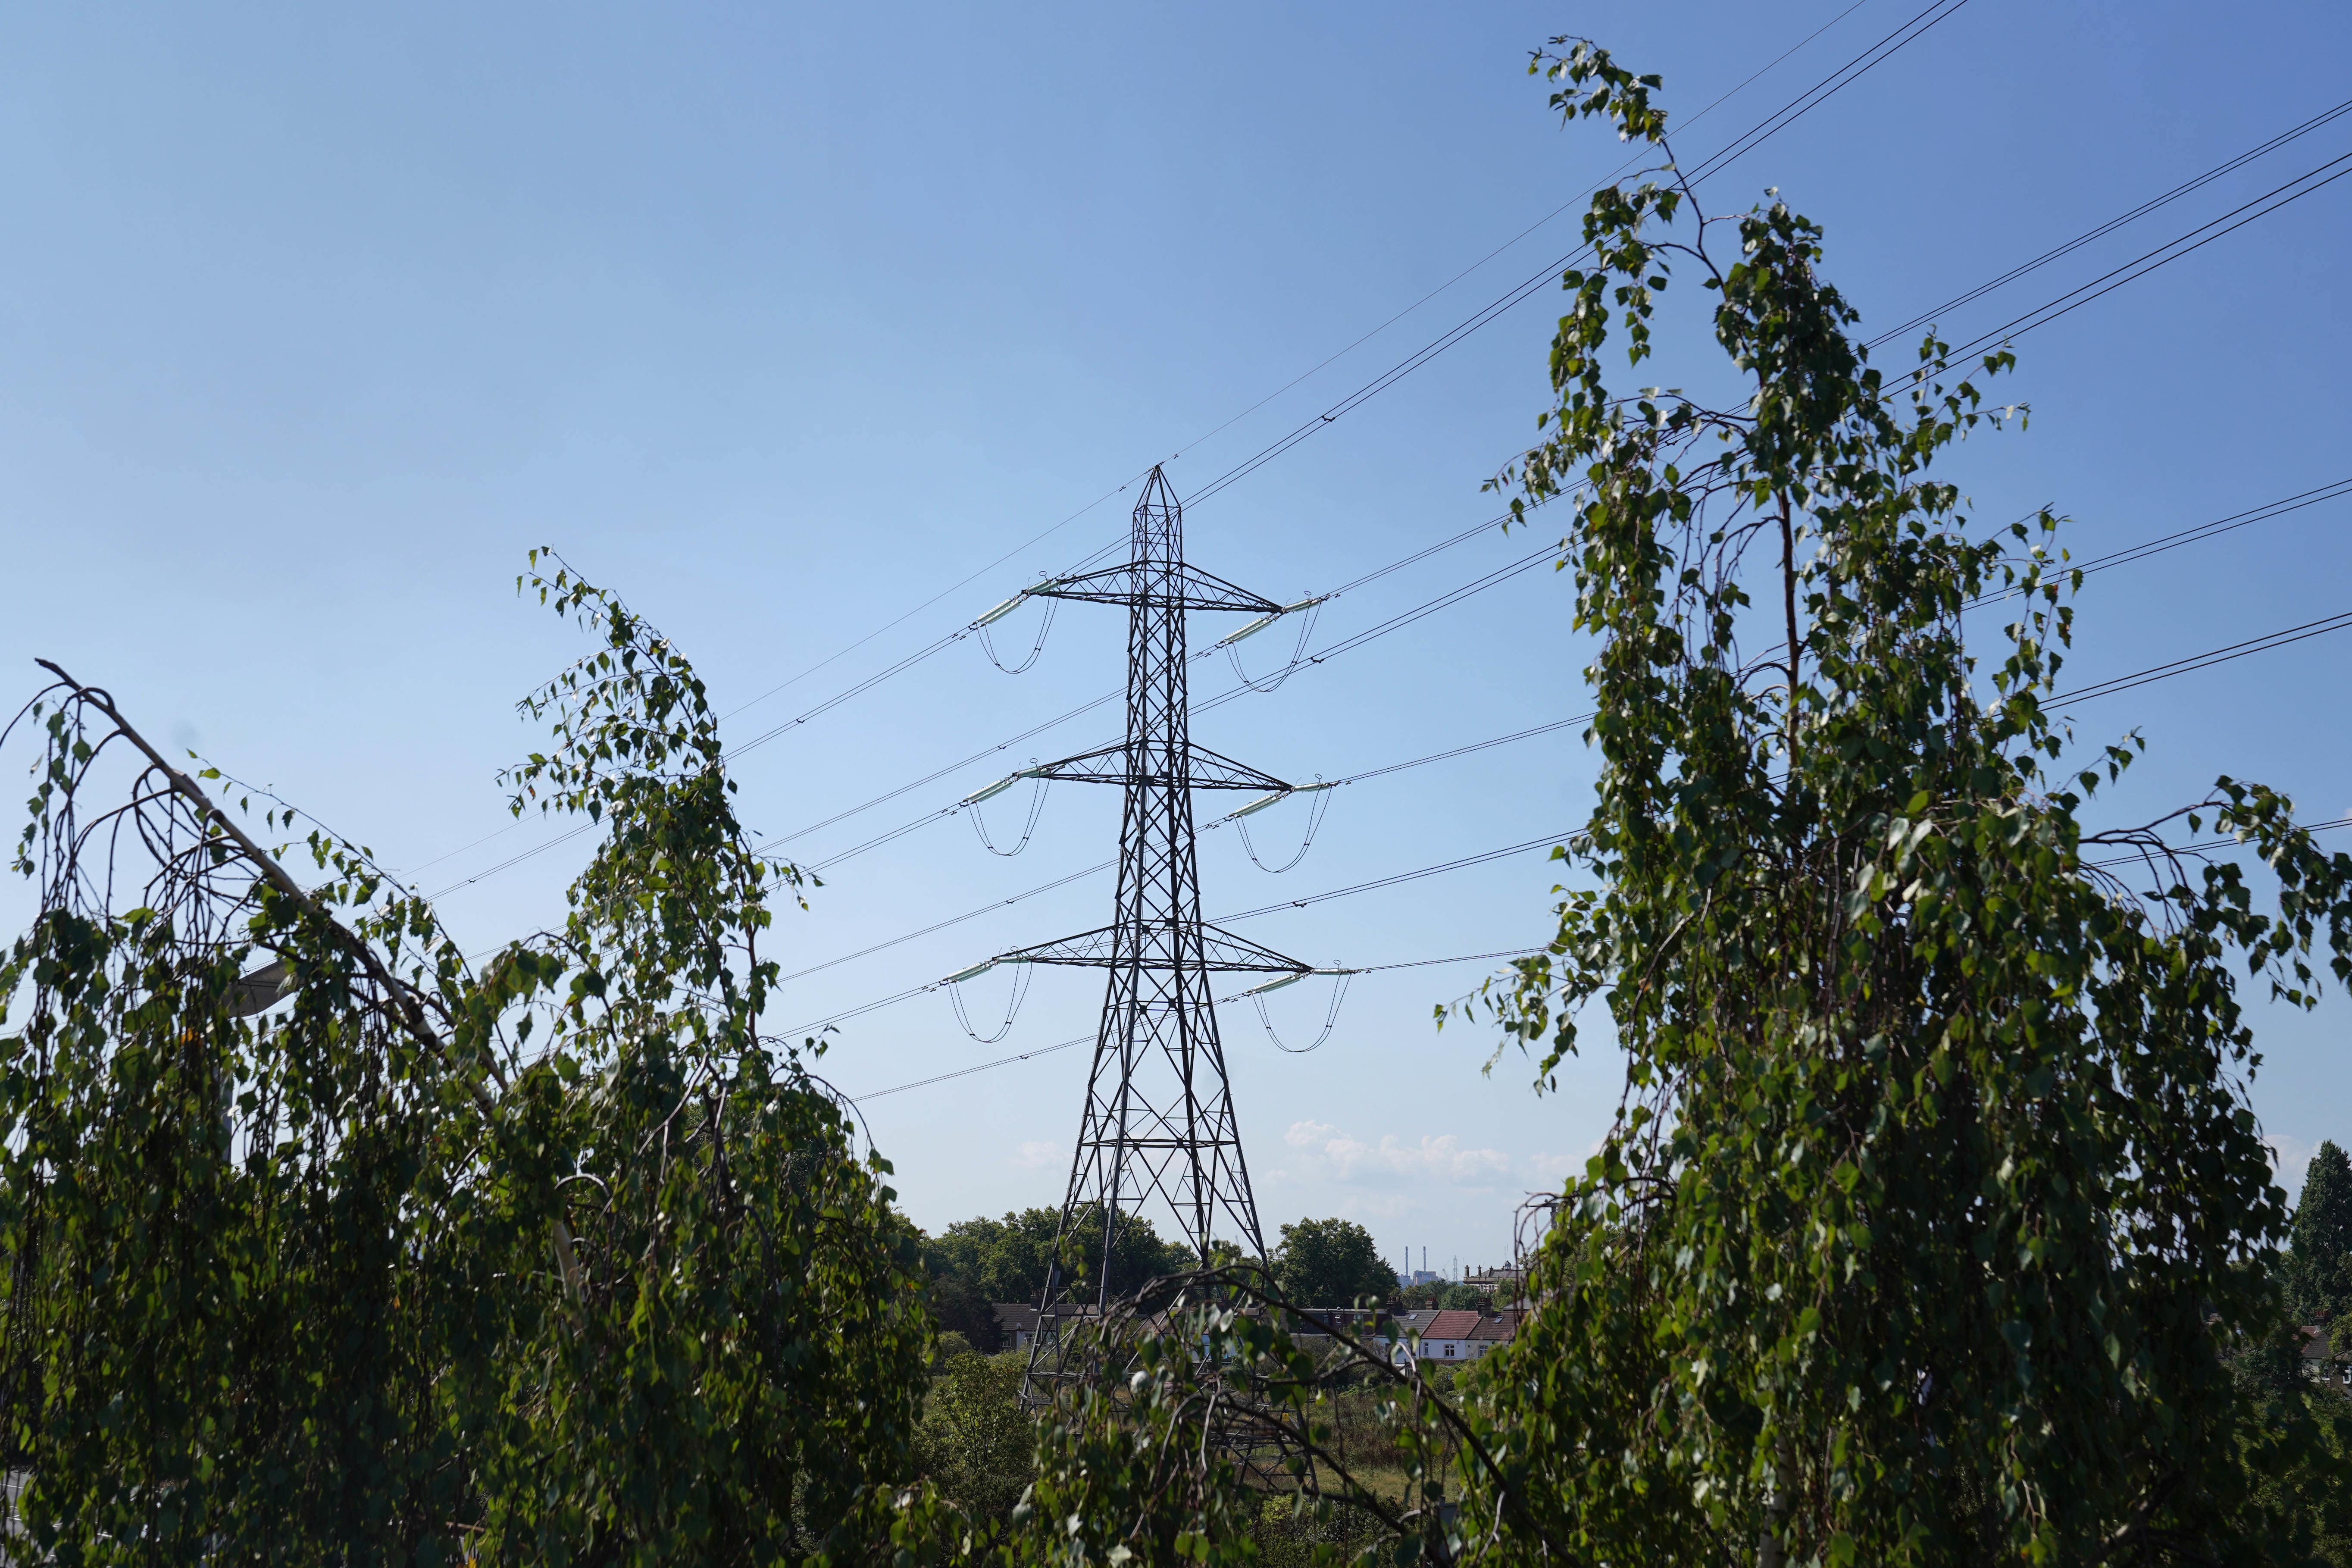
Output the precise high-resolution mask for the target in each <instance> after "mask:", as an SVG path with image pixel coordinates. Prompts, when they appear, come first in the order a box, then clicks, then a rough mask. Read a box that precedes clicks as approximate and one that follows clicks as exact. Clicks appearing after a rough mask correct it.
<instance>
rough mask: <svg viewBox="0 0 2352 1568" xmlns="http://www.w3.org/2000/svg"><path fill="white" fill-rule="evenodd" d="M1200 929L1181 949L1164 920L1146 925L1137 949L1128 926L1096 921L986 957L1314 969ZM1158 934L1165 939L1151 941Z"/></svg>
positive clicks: (1258, 970) (1254, 970)
mask: <svg viewBox="0 0 2352 1568" xmlns="http://www.w3.org/2000/svg"><path fill="white" fill-rule="evenodd" d="M1200 930H1201V944H1200V947H1199V949H1198V951H1197V952H1189V953H1188V952H1184V951H1183V949H1184V946H1185V945H1187V944H1184V943H1181V942H1177V941H1176V940H1175V937H1176V933H1177V927H1176V926H1175V925H1174V923H1173V922H1170V923H1168V924H1167V925H1166V926H1165V928H1164V930H1163V931H1150V930H1149V929H1147V930H1146V931H1144V932H1143V933H1142V934H1143V936H1144V938H1145V940H1144V941H1143V942H1142V943H1141V944H1140V946H1139V947H1137V948H1130V947H1129V945H1128V944H1126V943H1122V942H1120V941H1119V938H1120V936H1121V935H1122V934H1126V935H1128V936H1129V937H1130V939H1131V938H1132V937H1133V936H1134V935H1135V934H1136V933H1135V932H1134V931H1132V929H1131V928H1122V927H1119V926H1099V927H1097V928H1096V929H1095V930H1093V931H1080V932H1079V933H1078V934H1077V935H1076V936H1066V937H1063V938H1061V939H1060V940H1058V941H1055V942H1039V943H1038V944H1037V945H1036V946H1034V947H1016V948H1014V949H1013V951H1012V952H1002V953H999V954H997V955H996V957H995V959H994V960H992V962H993V963H1066V964H1072V965H1076V966H1078V967H1082V968H1094V969H1125V968H1129V967H1133V968H1137V969H1150V970H1173V969H1197V970H1202V971H1216V972H1219V973H1226V972H1231V973H1245V974H1306V973H1312V972H1313V970H1314V968H1315V966H1314V965H1313V964H1311V963H1300V962H1299V961H1298V960H1297V959H1295V958H1291V957H1288V956H1286V955H1285V954H1283V953H1279V952H1275V951H1274V949H1272V948H1270V947H1260V946H1259V945H1258V944H1257V943H1255V942H1251V941H1249V940H1248V939H1246V938H1244V937H1238V936H1235V935H1234V933H1233V932H1231V931H1223V930H1221V929H1219V928H1218V927H1216V926H1213V925H1210V924H1208V923H1207V922H1206V921H1203V922H1202V925H1201V928H1200ZM1163 935H1164V936H1165V938H1166V939H1167V940H1164V941H1160V940H1151V939H1153V938H1155V937H1160V936H1163Z"/></svg>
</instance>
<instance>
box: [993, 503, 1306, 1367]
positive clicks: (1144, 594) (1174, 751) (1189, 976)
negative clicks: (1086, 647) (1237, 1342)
mask: <svg viewBox="0 0 2352 1568" xmlns="http://www.w3.org/2000/svg"><path fill="white" fill-rule="evenodd" d="M1031 592H1032V593H1033V594H1039V595H1049V596H1051V597H1055V598H1061V599H1083V600H1087V601H1089V602H1091V603H1095V604H1105V605H1126V606H1127V612H1128V622H1127V625H1128V633H1127V739H1126V740H1125V742H1122V743H1121V744H1119V745H1117V746H1112V747H1107V748H1105V749H1104V750H1102V751H1099V752H1087V753H1085V754H1083V755H1080V756H1076V757H1066V758H1064V759H1063V760H1062V761H1060V762H1057V763H1048V764H1046V765H1045V766H1043V767H1040V768H1037V769H1035V770H1034V773H1033V775H1032V776H1035V777H1042V778H1049V779H1066V780H1072V781H1076V782H1080V783H1088V784H1118V785H1119V786H1120V787H1121V788H1122V789H1124V790H1125V791H1126V809H1125V812H1124V815H1123V816H1122V818H1121V821H1120V826H1119V857H1118V908H1117V912H1116V914H1115V917H1114V918H1113V920H1112V922H1111V923H1110V924H1109V925H1107V926H1103V927H1100V928H1098V929H1097V930H1095V931H1084V932H1081V933H1080V934H1078V935H1076V936H1072V937H1065V938H1063V939H1062V940H1061V941H1059V942H1046V943H1044V944H1042V945H1040V946H1037V947H1031V948H1024V949H1021V950H1018V951H1016V952H1008V953H1005V954H1003V955H1002V957H1001V958H1000V959H999V960H998V962H999V963H1063V964H1084V965H1091V966H1099V967H1103V968H1107V969H1108V970H1109V971H1110V976H1109V982H1108V985H1107V986H1106V987H1105V990H1104V994H1103V1009H1102V1022H1101V1024H1100V1026H1099V1027H1098V1029H1097V1033H1096V1037H1095V1051H1094V1061H1093V1066H1092V1068H1090V1069H1089V1071H1088V1074H1087V1099H1086V1107H1085V1110H1084V1111H1083V1112H1082V1113H1081V1115H1080V1118H1079V1122H1078V1142H1077V1149H1076V1152H1075V1154H1074V1155H1073V1157H1072V1159H1071V1163H1070V1184H1069V1190H1068V1193H1067V1195H1066V1196H1065V1197H1064V1199H1063V1201H1062V1222H1061V1234H1060V1236H1059V1237H1056V1243H1055V1258H1059V1257H1060V1256H1061V1253H1062V1244H1063V1243H1064V1242H1066V1241H1067V1240H1069V1239H1070V1238H1071V1237H1073V1234H1074V1227H1075V1226H1078V1225H1081V1224H1095V1225H1098V1226H1100V1227H1101V1234H1100V1237H1099V1244H1100V1247H1101V1263H1100V1265H1099V1267H1098V1268H1097V1269H1096V1270H1095V1277H1094V1278H1093V1279H1087V1280H1078V1279H1065V1278H1064V1276H1063V1271H1062V1268H1061V1266H1060V1265H1059V1263H1058V1262H1056V1263H1055V1264H1054V1265H1052V1266H1051V1267H1050V1269H1049V1272H1048V1275H1047V1278H1046V1281H1045V1289H1044V1291H1043V1294H1042V1296H1041V1298H1040V1300H1039V1303H1038V1305H1039V1325H1038V1326H1039V1329H1040V1332H1039V1333H1038V1335H1037V1336H1036V1338H1035V1339H1034V1341H1033V1342H1032V1347H1031V1353H1030V1363H1029V1364H1030V1373H1031V1386H1032V1387H1033V1388H1034V1387H1035V1386H1036V1385H1037V1384H1039V1383H1040V1382H1041V1381H1042V1380H1045V1379H1048V1378H1050V1377H1051V1375H1052V1374H1053V1373H1054V1372H1055V1371H1057V1370H1058V1364H1059V1352H1058V1350H1057V1349H1056V1348H1055V1347H1056V1346H1057V1345H1058V1344H1059V1343H1060V1342H1061V1336H1060V1335H1058V1334H1055V1333H1054V1332H1052V1331H1051V1326H1052V1325H1053V1324H1054V1323H1055V1321H1057V1320H1058V1318H1059V1316H1060V1315H1062V1314H1066V1313H1070V1312H1073V1311H1079V1312H1083V1311H1087V1310H1093V1311H1099V1310H1102V1308H1103V1307H1104V1305H1105V1304H1106V1303H1107V1301H1108V1299H1109V1295H1110V1273H1111V1268H1112V1259H1113V1258H1114V1256H1115V1253H1116V1244H1117V1241H1118V1230H1119V1226H1121V1225H1122V1223H1124V1222H1125V1221H1126V1220H1127V1218H1128V1217H1129V1216H1130V1215H1134V1214H1136V1213H1138V1212H1139V1211H1140V1210H1142V1209H1144V1208H1146V1207H1147V1206H1149V1207H1152V1208H1155V1209H1156V1208H1158V1207H1159V1206H1160V1205H1165V1206H1166V1208H1167V1210H1168V1211H1169V1212H1171V1214H1172V1215H1173V1217H1174V1220H1175V1224H1176V1232H1177V1234H1178V1235H1179V1236H1181V1237H1182V1238H1183V1240H1184V1242H1185V1244H1186V1245H1187V1246H1189V1247H1192V1250H1193V1251H1194V1253H1195V1254H1196V1255H1198V1256H1199V1257H1200V1258H1202V1261H1203V1262H1206V1261H1208V1260H1209V1259H1210V1258H1212V1256H1213V1254H1212V1250H1211V1249H1212V1246H1213V1243H1214V1242H1215V1241H1217V1240H1218V1239H1219V1238H1220V1237H1221V1236H1222V1237H1224V1238H1226V1239H1230V1240H1232V1241H1234V1242H1237V1243H1239V1244H1240V1246H1241V1247H1243V1248H1244V1253H1245V1255H1246V1256H1248V1257H1251V1258H1264V1257H1265V1237H1264V1235H1263V1234H1262V1233H1261V1232H1260V1230H1259V1228H1258V1220H1257V1202H1256V1199H1255V1197H1254V1196H1253V1195H1252V1194H1251V1192H1250V1179H1249V1164H1248V1162H1247V1161H1246V1160H1245V1159H1244V1156H1243V1153H1242V1139H1241V1128H1240V1124H1239V1122H1238V1121H1236V1119H1235V1117H1234V1100H1233V1090H1232V1088H1231V1086H1230V1084H1229V1083H1228V1082H1227V1080H1226V1076H1225V1057H1224V1049H1223V1046H1222V1045H1221V1044H1220V1043H1219V1040H1218V1037H1217V1016H1216V1009H1215V1007H1214V1005H1213V994H1212V987H1211V978H1210V977H1211V976H1212V975H1213V974H1216V973H1222V972H1231V971H1240V972H1244V973H1265V974H1292V973H1301V972H1304V971H1306V970H1307V969H1308V968H1309V967H1310V966H1309V965H1307V964H1304V963H1298V962H1297V960H1295V959H1290V958H1286V957H1284V956H1283V955H1282V954H1280V953H1278V952H1272V951H1270V950H1269V949H1266V948H1263V947H1260V946H1258V945H1257V944H1256V943H1255V942H1246V941H1244V940H1243V939H1242V938H1240V937H1237V936H1234V935H1233V934H1232V933H1231V932H1229V931H1220V930H1218V929H1217V928H1216V927H1214V926H1212V925H1208V924H1206V923H1204V922H1203V921H1202V919H1201V878H1200V869H1199V867H1198V865H1197V863H1196V860H1195V857H1194V854H1193V826H1192V792H1193V791H1194V790H1196V789H1244V790H1260V791H1275V792H1282V791H1287V790H1288V789H1289V788H1290V787H1291V786H1290V785H1288V784H1285V783H1283V782H1282V781H1281V780H1280V779H1277V778H1274V777H1272V776H1271V775H1269V774H1266V773H1260V772H1259V771H1258V770H1256V769H1255V768H1252V767H1248V766H1245V765H1244V764H1243V763H1236V762H1234V761H1233V760H1232V759H1231V758H1229V757H1222V756H1219V755H1218V754H1217V753H1216V752H1212V751H1209V750H1207V749H1206V748H1205V747H1202V746H1197V745H1195V744H1193V742H1192V732H1191V731H1192V720H1191V711H1190V709H1189V707H1188V698H1187V693H1186V686H1185V670H1186V662H1187V661H1186V658H1185V651H1184V623H1185V616H1186V615H1187V613H1188V612H1190V611H1193V610H1238V611H1243V612H1247V613H1253V614H1257V615H1262V616H1272V615H1277V614H1280V613H1281V612H1282V609H1283V606H1281V605H1276V604H1275V603H1274V602H1273V601H1272V600H1269V599H1263V598H1260V597H1259V596H1258V595H1255V594H1252V593H1249V592H1247V591H1246V590H1244V589H1241V588H1237V587H1235V586H1234V585H1233V584H1230V583H1227V582H1224V581H1223V580H1222V579H1220V578H1216V577H1213V576H1211V575H1210V574H1208V573H1206V572H1202V571H1201V570H1200V569H1199V568H1198V567H1194V566H1190V565H1187V564H1186V563H1185V561H1184V515H1183V510H1182V508H1181V506H1180V505H1179V504H1178V502H1177V500H1176V497H1175V494H1174V492H1173V491H1171V489H1169V487H1168V481H1167V480H1166V479H1165V478H1163V477H1162V476H1161V474H1160V470H1159V469H1158V468H1154V469H1153V470H1152V471H1151V476H1150V479H1149V480H1148V481H1147V482H1146V483H1145V485H1144V489H1143V494H1142V499H1140V500H1138V501H1137V502H1136V506H1135V520H1134V531H1133V535H1132V539H1131V543H1130V548H1129V559H1128V561H1127V563H1126V564H1125V565H1121V566H1113V567H1108V568H1105V569H1104V570H1102V571H1099V572H1091V573H1087V574H1083V575H1079V576H1075V577H1065V578H1061V579H1057V580H1055V581H1053V582H1049V583H1045V584H1039V585H1038V586H1037V587H1036V588H1034V589H1032V590H1031ZM1049 1363H1050V1364H1049Z"/></svg>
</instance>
